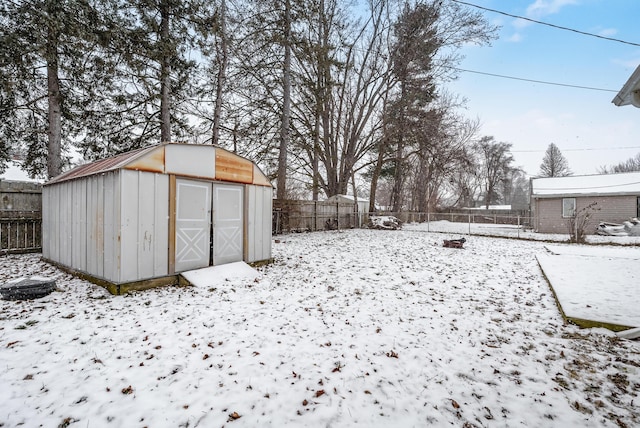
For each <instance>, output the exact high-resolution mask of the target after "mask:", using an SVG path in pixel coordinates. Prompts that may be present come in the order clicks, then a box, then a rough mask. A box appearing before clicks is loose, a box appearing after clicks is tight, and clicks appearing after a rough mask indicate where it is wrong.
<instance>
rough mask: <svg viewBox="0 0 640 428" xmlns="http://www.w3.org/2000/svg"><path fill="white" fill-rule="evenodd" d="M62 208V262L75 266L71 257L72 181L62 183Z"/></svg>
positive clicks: (60, 220)
mask: <svg viewBox="0 0 640 428" xmlns="http://www.w3.org/2000/svg"><path fill="white" fill-rule="evenodd" d="M60 190H61V195H60V199H61V207H60V208H61V209H60V219H59V222H60V235H59V236H60V263H62V264H63V265H65V266H73V259H72V257H71V250H72V237H71V232H72V230H71V223H72V214H73V210H72V204H71V201H72V197H73V187H72V182H71V181H69V182H66V183H61V185H60Z"/></svg>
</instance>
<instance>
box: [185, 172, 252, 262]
mask: <svg viewBox="0 0 640 428" xmlns="http://www.w3.org/2000/svg"><path fill="white" fill-rule="evenodd" d="M243 200H244V198H243V188H242V186H234V185H226V184H212V183H207V182H203V181H196V180H186V179H176V214H175V225H176V227H175V233H176V237H175V272H184V271H186V270H192V269H198V268H202V267H207V266H210V265H220V264H225V263H230V262H235V261H241V260H242V259H243V242H244V236H243V218H244V211H243V206H244V204H243Z"/></svg>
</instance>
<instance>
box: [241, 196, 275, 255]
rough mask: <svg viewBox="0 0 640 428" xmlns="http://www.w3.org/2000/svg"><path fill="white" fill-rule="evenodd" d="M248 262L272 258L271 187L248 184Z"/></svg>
mask: <svg viewBox="0 0 640 428" xmlns="http://www.w3.org/2000/svg"><path fill="white" fill-rule="evenodd" d="M247 195H248V196H247V215H246V219H247V254H246V257H247V260H246V261H247V262H249V263H251V262H256V261H261V260H267V259H270V258H271V203H272V200H271V199H272V195H271V188H270V187H265V186H247Z"/></svg>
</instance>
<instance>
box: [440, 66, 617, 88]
mask: <svg viewBox="0 0 640 428" xmlns="http://www.w3.org/2000/svg"><path fill="white" fill-rule="evenodd" d="M443 67H446V68H450V69H452V70H457V71H464V72H466V73H475V74H483V75H485V76H493V77H500V78H502V79H511V80H521V81H523V82H533V83H540V84H543V85H554V86H564V87H567V88H577V89H588V90H590V91H603V92H615V93H617V92H618V91H616V90H614V89H603V88H593V87H591V86H580V85H570V84H568V83H556V82H547V81H544V80H533V79H525V78H523V77H514V76H505V75H504V74H495V73H485V72H483V71H475V70H466V69H464V68H457V67H448V66H443Z"/></svg>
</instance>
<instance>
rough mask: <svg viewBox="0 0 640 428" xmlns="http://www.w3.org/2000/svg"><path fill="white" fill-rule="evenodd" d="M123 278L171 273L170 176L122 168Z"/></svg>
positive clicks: (121, 246)
mask: <svg viewBox="0 0 640 428" xmlns="http://www.w3.org/2000/svg"><path fill="white" fill-rule="evenodd" d="M120 173H121V188H120V192H121V198H120V200H121V201H122V203H121V206H120V218H121V227H120V244H119V246H120V278H118V280H117V282H121V283H123V282H129V281H137V280H139V279H141V278H154V277H159V276H165V275H168V273H169V257H168V253H167V249H168V248H169V198H168V194H169V176H168V175H166V174H157V173H151V172H142V171H130V170H121V171H120Z"/></svg>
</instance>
